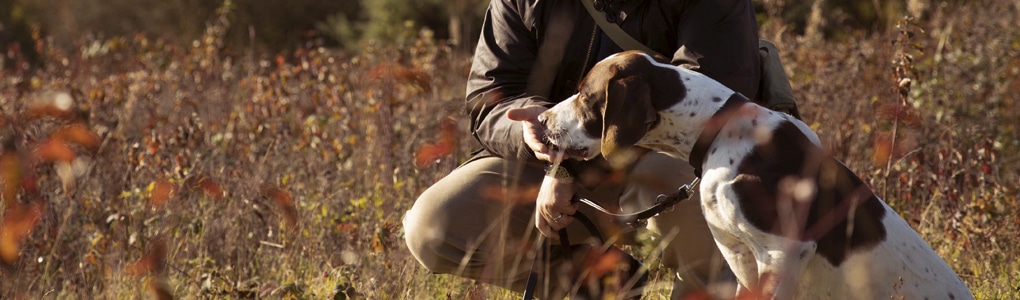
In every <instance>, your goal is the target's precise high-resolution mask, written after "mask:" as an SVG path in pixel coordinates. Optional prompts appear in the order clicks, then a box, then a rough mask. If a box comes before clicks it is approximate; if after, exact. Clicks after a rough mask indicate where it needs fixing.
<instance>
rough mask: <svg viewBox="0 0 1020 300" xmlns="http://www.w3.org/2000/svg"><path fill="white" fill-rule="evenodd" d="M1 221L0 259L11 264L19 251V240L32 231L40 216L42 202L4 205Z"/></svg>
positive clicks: (43, 205)
mask: <svg viewBox="0 0 1020 300" xmlns="http://www.w3.org/2000/svg"><path fill="white" fill-rule="evenodd" d="M6 207H7V209H5V212H4V214H3V216H4V217H3V221H0V259H3V262H4V263H7V264H13V263H14V262H15V261H17V259H18V256H19V255H20V253H21V240H22V239H23V238H24V237H25V236H27V235H28V234H29V233H31V232H32V228H34V227H35V224H36V223H38V222H39V218H40V217H42V211H43V208H44V207H45V204H43V202H34V203H32V204H29V205H22V204H18V203H17V202H13V203H11V204H10V206H6Z"/></svg>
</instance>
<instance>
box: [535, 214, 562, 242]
mask: <svg viewBox="0 0 1020 300" xmlns="http://www.w3.org/2000/svg"><path fill="white" fill-rule="evenodd" d="M535 228H538V232H539V233H542V235H544V236H545V237H547V238H551V239H555V240H558V239H560V235H559V233H557V232H556V231H557V230H556V229H553V228H552V226H551V224H549V223H548V221H546V219H545V218H543V217H542V216H541V215H539V216H538V218H536V220H535Z"/></svg>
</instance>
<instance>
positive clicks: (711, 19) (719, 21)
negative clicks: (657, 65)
mask: <svg viewBox="0 0 1020 300" xmlns="http://www.w3.org/2000/svg"><path fill="white" fill-rule="evenodd" d="M693 3H695V4H693V5H692V6H691V7H687V8H683V7H682V5H677V6H678V7H679V8H680V9H681V10H682V11H677V12H676V13H677V14H679V15H681V19H682V21H681V25H680V28H679V30H677V35H678V36H677V45H676V47H677V48H676V49H677V50H676V52H675V53H674V54H673V58H672V63H673V64H674V65H677V66H681V67H684V68H688V69H692V70H697V71H698V72H700V73H702V74H705V75H707V76H708V77H711V78H712V79H715V80H716V81H719V82H721V83H722V84H724V85H726V86H727V87H729V88H731V89H733V90H735V91H737V92H740V93H741V94H744V95H745V96H747V97H751V98H754V97H756V96H757V95H758V85H759V79H760V76H761V66H760V62H759V56H758V23H757V21H756V19H755V14H754V7H753V6H752V4H751V1H749V0H712V1H705V0H702V1H694V2H693Z"/></svg>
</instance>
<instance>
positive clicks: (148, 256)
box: [124, 240, 166, 276]
mask: <svg viewBox="0 0 1020 300" xmlns="http://www.w3.org/2000/svg"><path fill="white" fill-rule="evenodd" d="M165 260H166V241H163V240H156V241H153V242H152V245H150V246H149V250H148V251H145V254H143V255H142V257H141V258H139V259H138V260H137V261H135V262H133V263H130V264H128V265H127V266H126V267H124V271H125V272H127V273H128V274H130V275H134V276H142V275H145V274H150V273H157V274H158V273H162V272H163V267H164V264H165Z"/></svg>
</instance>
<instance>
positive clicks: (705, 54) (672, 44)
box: [467, 0, 760, 161]
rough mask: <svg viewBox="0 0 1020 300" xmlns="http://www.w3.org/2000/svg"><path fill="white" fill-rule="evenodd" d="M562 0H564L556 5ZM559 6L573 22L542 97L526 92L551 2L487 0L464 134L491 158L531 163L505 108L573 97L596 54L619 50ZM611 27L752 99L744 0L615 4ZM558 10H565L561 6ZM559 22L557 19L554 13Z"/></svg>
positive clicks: (753, 33) (751, 38)
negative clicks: (468, 132)
mask: <svg viewBox="0 0 1020 300" xmlns="http://www.w3.org/2000/svg"><path fill="white" fill-rule="evenodd" d="M560 1H563V0H560ZM567 1H571V2H572V3H569V4H565V5H567V7H566V8H565V9H564V8H559V9H560V10H561V11H560V12H562V10H566V11H568V14H567V16H568V17H569V18H572V19H573V20H574V25H573V34H571V35H570V38H569V40H568V42H567V45H566V49H565V50H564V55H563V59H562V61H561V62H560V64H559V68H558V71H557V72H556V74H555V81H554V82H553V83H552V88H551V91H549V93H548V96H540V95H535V94H529V93H528V92H526V90H527V83H528V76H529V74H531V70H532V69H533V67H534V65H535V61H536V57H537V56H538V49H539V45H540V44H541V43H542V42H543V37H544V36H545V34H546V30H547V28H546V27H548V24H549V23H550V19H551V18H552V15H553V13H552V12H553V7H554V5H555V4H556V1H555V0H493V1H492V2H491V3H490V4H489V9H488V11H487V12H486V14H485V20H484V23H483V26H482V33H481V37H480V38H479V39H478V46H477V48H476V49H475V54H474V61H473V64H472V66H471V73H470V75H469V79H468V83H467V109H468V112H469V113H470V115H471V117H472V122H471V131H472V134H473V135H474V136H475V138H476V139H477V140H478V142H479V143H481V145H482V147H483V148H484V149H485V150H487V152H489V153H491V154H495V155H497V156H500V157H504V158H508V159H519V160H525V161H535V160H536V159H535V158H534V153H533V152H532V151H531V150H530V148H528V147H527V145H525V144H524V141H523V138H522V131H521V125H520V124H519V122H514V121H511V120H509V119H507V118H506V116H505V115H506V111H507V110H509V109H511V108H517V107H525V106H529V105H544V106H548V107H551V106H552V105H553V104H555V102H559V101H561V100H563V99H565V98H567V97H569V96H570V95H572V94H574V93H575V92H576V91H577V84H578V82H580V81H581V78H582V77H583V76H584V75H585V74H586V73H587V72H588V70H589V69H590V68H591V67H592V66H593V65H594V64H595V63H596V62H597V60H598V59H600V58H601V57H600V56H604V55H607V54H611V53H615V52H620V51H622V49H620V48H619V47H618V46H616V45H615V44H614V43H612V41H611V40H609V38H608V37H606V36H604V35H603V34H602V33H601V31H600V30H598V29H597V26H596V25H595V22H594V21H593V19H592V18H591V16H590V15H589V14H588V13H587V11H586V10H585V9H584V7H583V6H582V4H581V3H580V1H578V0H567ZM614 4H615V5H616V7H618V8H619V11H620V13H619V16H620V19H622V21H619V22H618V24H619V25H620V26H621V27H622V28H623V29H624V31H626V32H627V33H629V34H630V35H631V36H633V37H634V38H636V39H637V40H638V41H639V42H642V43H644V44H645V45H647V46H648V47H650V48H651V49H653V50H655V51H657V52H659V53H663V54H667V55H668V54H673V57H672V63H673V64H675V65H678V66H683V67H686V68H689V69H695V70H697V71H699V72H701V73H703V74H706V75H708V76H710V77H712V78H714V79H715V80H718V81H720V82H722V83H723V84H725V85H726V86H728V87H730V88H732V89H734V90H736V91H738V92H740V93H742V94H744V95H757V92H758V91H757V89H758V83H759V76H760V66H759V57H758V26H757V22H756V20H755V13H754V8H753V6H752V4H751V1H750V0H700V1H699V0H626V1H620V0H616V1H615V3H614ZM561 5H564V4H562V3H561ZM557 16H558V17H562V16H563V14H557Z"/></svg>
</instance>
